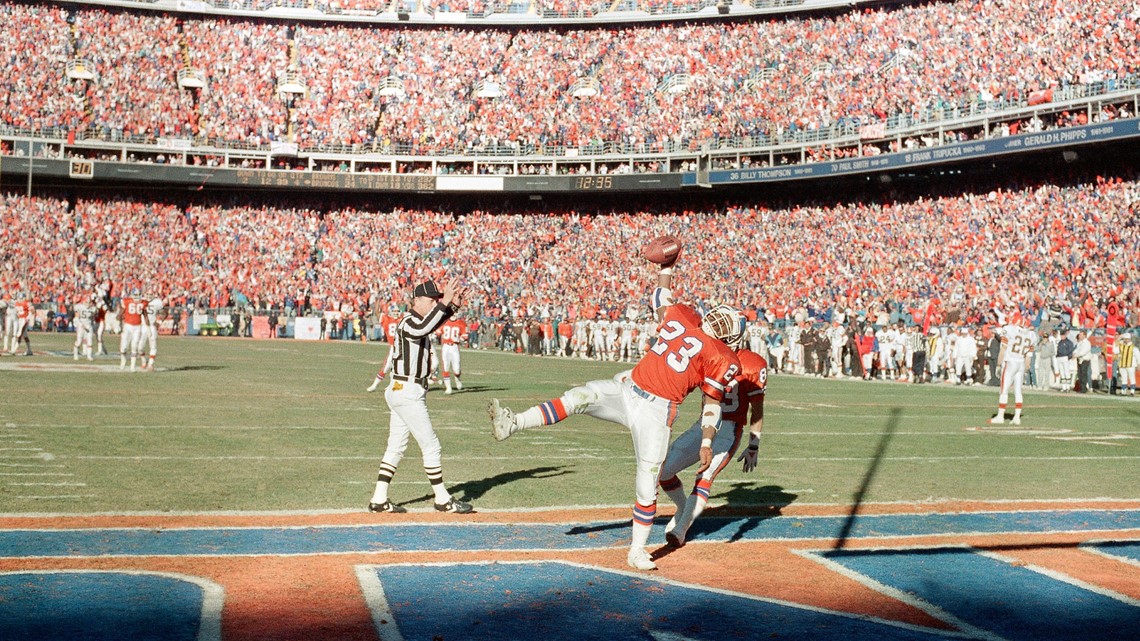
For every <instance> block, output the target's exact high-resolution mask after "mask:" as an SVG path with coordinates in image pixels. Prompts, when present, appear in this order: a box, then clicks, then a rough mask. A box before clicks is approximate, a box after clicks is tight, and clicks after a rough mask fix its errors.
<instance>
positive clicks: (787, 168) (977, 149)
mask: <svg viewBox="0 0 1140 641" xmlns="http://www.w3.org/2000/svg"><path fill="white" fill-rule="evenodd" d="M1137 137H1140V119H1137V118H1129V119H1127V120H1113V121H1109V122H1098V123H1095V124H1091V125H1082V126H1080V127H1066V128H1064V129H1050V130H1047V131H1038V132H1033V133H1026V134H1018V135H1016V136H1005V137H1002V138H990V139H988V140H970V141H967V142H960V143H953V144H948V145H940V146H937V147H923V148H921V149H912V150H908V151H900V152H896V153H891V154H883V155H881V156H866V157H862V158H849V159H844V160H836V161H825V162H815V163H803V164H795V165H782V166H779V167H759V168H755V169H721V170H714V171H710V172H709V183H710V184H712V185H714V186H715V185H733V184H742V183H755V182H782V181H786V180H801V179H805V178H825V177H829V176H843V175H851V174H862V173H872V172H879V171H886V170H898V169H905V168H908V167H917V166H922V165H934V164H940V163H946V162H957V161H961V160H969V159H977V158H984V157H987V156H1000V155H1006V154H1012V153H1018V152H1025V151H1037V150H1041V149H1051V148H1056V147H1072V146H1076V145H1085V144H1090V143H1098V142H1108V141H1112V140H1124V139H1128V138H1137ZM683 182H684V185H685V186H686V187H691V186H696V185H697V174H696V172H690V173H686V174H685V175H684V178H683Z"/></svg>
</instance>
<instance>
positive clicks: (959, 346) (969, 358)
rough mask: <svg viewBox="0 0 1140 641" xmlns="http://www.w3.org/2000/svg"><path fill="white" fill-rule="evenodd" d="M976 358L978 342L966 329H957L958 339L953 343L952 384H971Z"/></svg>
mask: <svg viewBox="0 0 1140 641" xmlns="http://www.w3.org/2000/svg"><path fill="white" fill-rule="evenodd" d="M977 357H978V341H976V340H974V337H973V336H971V335H970V329H969V328H968V327H961V328H959V329H958V339H957V340H956V341H955V342H954V370H953V371H954V383H955V384H958V385H962V384H970V385H972V384H973V382H974V381H973V378H974V359H975V358H977Z"/></svg>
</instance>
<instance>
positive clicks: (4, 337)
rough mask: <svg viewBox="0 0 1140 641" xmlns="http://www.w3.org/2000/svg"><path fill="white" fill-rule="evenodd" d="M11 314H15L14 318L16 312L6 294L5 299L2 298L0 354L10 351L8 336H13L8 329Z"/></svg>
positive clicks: (0, 304)
mask: <svg viewBox="0 0 1140 641" xmlns="http://www.w3.org/2000/svg"><path fill="white" fill-rule="evenodd" d="M9 314H13V318H14V317H15V316H14V314H15V311H14V310H12V301H11V300H9V299H8V295H7V294H4V295H3V297H2V298H0V352H3V353H7V352H8V351H10V350H9V349H8V336H9V335H11V331H10V329H9V327H8V315H9Z"/></svg>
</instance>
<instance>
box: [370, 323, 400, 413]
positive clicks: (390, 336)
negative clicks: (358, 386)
mask: <svg viewBox="0 0 1140 641" xmlns="http://www.w3.org/2000/svg"><path fill="white" fill-rule="evenodd" d="M399 322H400V311H399V309H397V307H396V306H395V305H392V306H390V307H389V308H388V311H387V312H385V313H383V314H381V315H380V331H382V332H383V333H384V340H385V341H387V342H388V356H387V357H386V358H385V359H384V364H383V365H381V366H380V370H379V371H378V372H376V377H375V378H373V379H372V384H371V385H369V386H368V391H369V392H375V391H376V390H377V389H378V388H379V387H380V383H381V382H383V381H384V376H386V375H387V374H388V371H389V370H391V369H392V345H393V343H395V341H396V325H397V324H399Z"/></svg>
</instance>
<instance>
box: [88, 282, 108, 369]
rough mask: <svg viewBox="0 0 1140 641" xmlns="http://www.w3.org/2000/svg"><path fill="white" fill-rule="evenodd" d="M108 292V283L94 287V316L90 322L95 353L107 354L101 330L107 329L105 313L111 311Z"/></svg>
mask: <svg viewBox="0 0 1140 641" xmlns="http://www.w3.org/2000/svg"><path fill="white" fill-rule="evenodd" d="M110 292H111V286H110V284H107V285H100V286H98V287H96V288H95V316H94V317H93V319H92V324H93V325H94V326H95V353H96V354H103V355H106V354H107V346H106V345H104V344H103V332H104V331H106V329H107V314H108V313H109V312H110V311H111V294H110Z"/></svg>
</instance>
